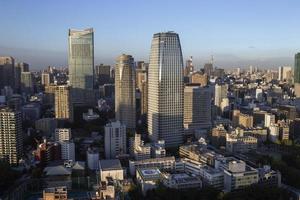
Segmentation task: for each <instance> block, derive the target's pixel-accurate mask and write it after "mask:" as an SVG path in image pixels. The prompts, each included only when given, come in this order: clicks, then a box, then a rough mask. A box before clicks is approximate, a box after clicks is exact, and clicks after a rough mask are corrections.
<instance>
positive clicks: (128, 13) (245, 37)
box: [0, 0, 300, 69]
mask: <svg viewBox="0 0 300 200" xmlns="http://www.w3.org/2000/svg"><path fill="white" fill-rule="evenodd" d="M0 8H1V11H0V22H1V23H0V55H10V56H13V57H15V58H16V59H17V60H18V61H24V62H27V63H29V64H30V65H31V66H32V68H35V69H37V68H44V67H46V66H48V65H55V66H67V42H68V40H67V37H68V29H69V28H76V29H81V28H88V27H93V28H94V30H95V35H94V36H95V64H98V63H107V64H113V63H114V59H115V58H116V56H118V55H119V54H122V53H127V54H131V55H133V56H134V58H135V60H146V61H148V59H149V52H150V44H151V39H152V35H153V33H156V32H162V31H168V30H172V31H175V32H177V33H179V35H180V39H181V46H182V50H183V55H184V58H185V59H186V58H187V57H188V56H190V55H192V56H193V57H194V63H195V64H196V65H197V66H202V65H203V63H205V62H207V61H208V60H209V59H210V55H214V58H215V63H216V65H217V66H219V67H234V66H241V67H243V66H247V65H250V64H253V65H258V66H260V67H277V66H279V65H284V64H289V65H292V64H293V56H294V54H295V53H296V52H297V51H300V22H299V20H300V1H299V0H78V1H77V0H0Z"/></svg>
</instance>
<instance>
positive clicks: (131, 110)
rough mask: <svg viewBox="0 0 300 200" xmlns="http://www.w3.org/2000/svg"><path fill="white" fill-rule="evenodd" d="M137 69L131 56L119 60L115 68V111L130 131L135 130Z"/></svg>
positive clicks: (118, 118) (120, 57)
mask: <svg viewBox="0 0 300 200" xmlns="http://www.w3.org/2000/svg"><path fill="white" fill-rule="evenodd" d="M135 108H136V103H135V69H134V59H133V57H132V56H130V55H125V54H123V55H121V56H119V57H118V58H117V61H116V68H115V111H116V119H117V120H119V121H120V122H121V123H123V124H125V125H126V127H127V128H129V129H135V120H136V119H135V116H136V111H135Z"/></svg>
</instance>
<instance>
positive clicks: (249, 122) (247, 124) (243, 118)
mask: <svg viewBox="0 0 300 200" xmlns="http://www.w3.org/2000/svg"><path fill="white" fill-rule="evenodd" d="M239 125H240V126H242V127H244V128H252V127H253V116H251V115H247V114H243V113H240V114H239Z"/></svg>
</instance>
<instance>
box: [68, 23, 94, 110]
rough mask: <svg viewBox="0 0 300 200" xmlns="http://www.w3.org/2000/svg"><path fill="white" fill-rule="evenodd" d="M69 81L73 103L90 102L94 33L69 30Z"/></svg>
mask: <svg viewBox="0 0 300 200" xmlns="http://www.w3.org/2000/svg"><path fill="white" fill-rule="evenodd" d="M68 63H69V80H70V85H71V86H72V88H74V90H73V92H72V96H73V100H74V102H75V103H79V104H80V103H85V102H87V101H92V99H90V95H91V94H92V90H93V87H94V31H93V29H92V28H90V29H85V30H73V29H69V57H68Z"/></svg>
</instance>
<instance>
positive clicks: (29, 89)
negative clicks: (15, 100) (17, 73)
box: [21, 72, 35, 94]
mask: <svg viewBox="0 0 300 200" xmlns="http://www.w3.org/2000/svg"><path fill="white" fill-rule="evenodd" d="M34 85H35V81H34V77H33V74H32V73H31V72H22V73H21V91H22V93H25V94H33V93H34Z"/></svg>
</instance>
